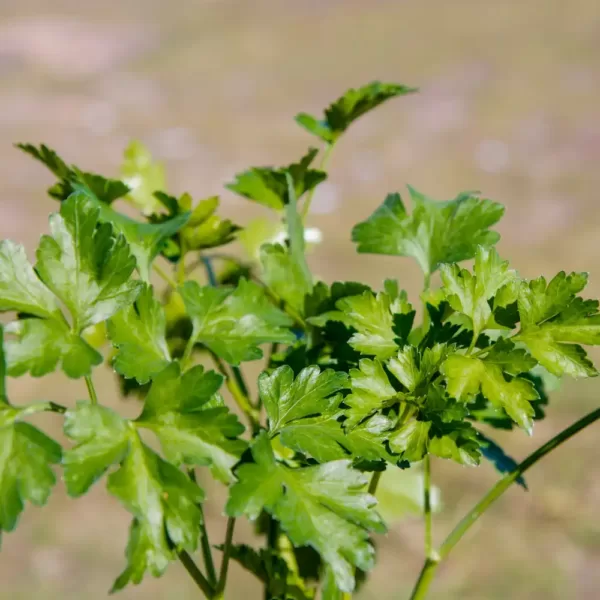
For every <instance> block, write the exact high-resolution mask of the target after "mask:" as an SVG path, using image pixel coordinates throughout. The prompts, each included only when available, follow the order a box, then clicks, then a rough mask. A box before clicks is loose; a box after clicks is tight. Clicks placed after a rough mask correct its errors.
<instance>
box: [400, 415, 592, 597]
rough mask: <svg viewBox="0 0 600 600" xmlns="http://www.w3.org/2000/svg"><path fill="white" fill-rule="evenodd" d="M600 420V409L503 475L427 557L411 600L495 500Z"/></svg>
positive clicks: (423, 589) (424, 591)
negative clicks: (534, 467) (529, 471)
mask: <svg viewBox="0 0 600 600" xmlns="http://www.w3.org/2000/svg"><path fill="white" fill-rule="evenodd" d="M598 419H600V408H597V409H596V410H594V411H592V412H591V413H589V414H587V415H586V416H585V417H582V418H581V419H579V420H578V421H576V422H575V423H573V424H572V425H570V426H569V427H567V428H566V429H564V430H563V431H561V432H560V433H559V434H557V435H556V436H554V437H553V438H552V439H551V440H550V441H548V442H546V443H545V444H544V445H543V446H541V447H540V448H538V449H537V450H535V451H534V452H533V453H531V454H530V455H529V456H528V457H527V458H526V459H525V460H524V461H523V462H521V463H520V464H519V465H518V466H517V467H516V468H515V470H514V471H512V472H511V473H508V474H507V475H506V476H504V477H503V478H502V479H500V481H498V483H496V485H495V486H494V487H493V488H492V489H491V490H490V491H489V492H488V493H487V494H486V495H485V496H484V497H483V498H482V499H481V500H480V501H479V502H478V503H477V504H476V505H475V506H474V507H473V508H472V509H471V510H470V511H469V512H468V513H467V514H466V515H465V517H464V518H463V519H462V521H460V523H459V524H458V525H457V526H456V527H455V528H454V529H453V530H452V532H451V533H450V535H448V537H447V538H446V540H445V541H444V543H443V544H442V545H441V546H440V549H439V551H438V552H437V554H435V553H434V554H432V556H431V557H428V558H427V560H426V561H425V564H424V565H423V568H422V570H421V574H420V575H419V579H418V581H417V583H416V585H415V588H414V590H413V593H412V595H411V597H410V598H411V600H423V599H424V598H425V597H426V595H427V592H428V590H429V586H430V584H431V582H432V581H433V578H434V576H435V573H436V571H437V568H438V565H439V564H440V562H441V561H442V560H444V559H445V558H446V557H447V556H448V555H449V554H450V552H451V551H452V549H453V548H454V546H456V544H457V543H458V542H459V541H460V540H461V539H462V537H463V536H464V535H465V533H467V531H469V529H471V527H472V526H473V525H474V524H475V523H476V522H477V520H478V519H479V518H480V517H481V516H482V515H483V513H484V512H485V511H486V510H487V509H488V508H489V507H490V506H491V505H492V504H493V503H494V502H495V501H496V500H498V498H500V496H502V494H503V493H504V492H505V491H506V490H507V489H508V488H509V487H510V486H511V485H512V484H513V483H514V482H515V481H516V480H517V479H519V477H521V476H522V475H523V474H524V473H525V471H527V470H528V469H530V468H531V467H532V466H533V465H535V463H537V462H538V461H539V460H541V459H542V458H544V456H546V455H547V454H549V453H550V452H552V451H553V450H554V449H555V448H557V447H558V446H560V445H561V444H563V443H564V442H566V441H567V440H568V439H570V438H571V437H573V436H574V435H575V434H577V433H579V432H580V431H581V430H582V429H585V428H586V427H587V426H588V425H591V424H592V423H594V422H595V421H597V420H598Z"/></svg>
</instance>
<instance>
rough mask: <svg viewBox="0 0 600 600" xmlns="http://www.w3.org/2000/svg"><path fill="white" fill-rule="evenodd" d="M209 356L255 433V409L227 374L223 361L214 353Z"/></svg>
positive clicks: (256, 423)
mask: <svg viewBox="0 0 600 600" xmlns="http://www.w3.org/2000/svg"><path fill="white" fill-rule="evenodd" d="M211 356H212V359H213V361H214V363H215V365H216V367H217V369H218V370H219V372H220V373H221V374H222V375H223V376H224V377H225V385H226V386H227V389H228V390H229V392H230V393H231V395H232V396H233V399H234V400H235V402H236V404H237V405H238V406H239V407H240V409H241V410H242V411H243V412H244V414H245V415H246V416H247V417H248V420H249V421H250V425H251V427H252V430H253V431H257V430H258V426H259V413H258V411H257V410H256V408H254V406H252V404H251V403H250V400H249V398H248V396H246V395H245V394H244V392H243V391H242V390H241V388H240V386H239V385H238V383H237V381H236V380H235V378H234V377H232V376H231V375H230V374H229V372H228V371H227V368H226V367H225V364H224V363H223V361H222V360H221V359H220V358H219V357H218V356H217V355H216V354H215V353H214V352H211Z"/></svg>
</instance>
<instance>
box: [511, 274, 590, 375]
mask: <svg viewBox="0 0 600 600" xmlns="http://www.w3.org/2000/svg"><path fill="white" fill-rule="evenodd" d="M586 283H587V275H586V274H585V273H571V274H570V275H566V274H565V273H564V272H560V273H559V274H558V275H556V277H554V278H553V279H552V281H550V283H546V280H545V278H544V277H540V278H538V279H534V280H533V281H531V282H529V283H528V284H523V285H522V286H521V289H520V292H519V300H518V306H519V314H520V317H521V332H520V333H519V335H518V336H517V337H516V338H515V339H517V340H518V341H519V342H521V343H523V344H524V345H525V346H526V347H527V349H528V350H529V352H531V354H532V355H533V357H534V358H535V359H537V360H538V361H539V363H540V364H541V365H542V366H543V367H545V368H546V369H547V370H548V371H549V372H550V373H552V374H553V375H557V376H561V375H571V376H572V377H594V376H596V375H597V374H598V371H597V370H596V368H595V367H594V365H593V364H592V362H591V361H590V360H589V359H588V358H587V355H586V352H585V350H584V349H583V348H582V347H581V346H580V345H579V344H589V345H598V344H600V314H598V302H597V301H596V300H582V299H581V298H580V297H577V296H576V294H577V293H578V292H580V291H581V290H582V289H583V288H584V287H585V285H586Z"/></svg>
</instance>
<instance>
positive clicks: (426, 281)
mask: <svg viewBox="0 0 600 600" xmlns="http://www.w3.org/2000/svg"><path fill="white" fill-rule="evenodd" d="M430 286H431V273H425V278H424V280H423V293H425V292H428V291H429V288H430ZM428 329H429V311H428V310H427V302H426V301H425V299H423V335H425V333H427V330H428Z"/></svg>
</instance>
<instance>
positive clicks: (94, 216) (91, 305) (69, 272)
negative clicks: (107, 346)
mask: <svg viewBox="0 0 600 600" xmlns="http://www.w3.org/2000/svg"><path fill="white" fill-rule="evenodd" d="M98 213H99V211H98V209H97V208H94V207H93V206H92V204H91V203H90V201H89V199H88V198H86V197H85V196H84V195H74V196H71V197H70V198H69V199H68V200H66V201H65V202H63V203H62V204H61V209H60V214H57V213H55V214H53V215H51V217H50V230H51V235H44V236H42V239H41V240H40V245H39V248H38V250H37V259H38V264H37V272H38V274H39V277H40V279H41V280H42V281H43V282H44V283H45V284H46V286H47V287H48V288H50V289H51V290H52V291H53V292H54V293H55V294H56V296H57V297H58V298H59V299H60V300H61V301H62V302H63V303H64V304H65V306H66V307H67V308H68V309H69V312H70V313H71V316H72V317H73V322H74V329H75V331H77V332H81V331H82V330H83V329H85V328H86V327H89V326H90V325H94V324H95V323H100V322H101V321H104V320H106V319H108V318H109V317H111V316H112V315H114V314H115V313H116V312H118V311H119V310H120V309H121V308H123V307H124V306H127V305H129V304H131V303H132V302H133V301H134V299H135V297H136V296H137V294H138V292H139V290H140V285H141V284H140V282H138V281H132V280H131V274H132V272H133V270H134V268H135V259H134V258H133V256H132V255H131V254H130V252H129V247H128V246H127V242H126V241H125V238H124V237H122V236H116V237H115V236H114V235H113V230H112V227H111V226H110V225H108V224H103V225H100V226H99V227H98Z"/></svg>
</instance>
